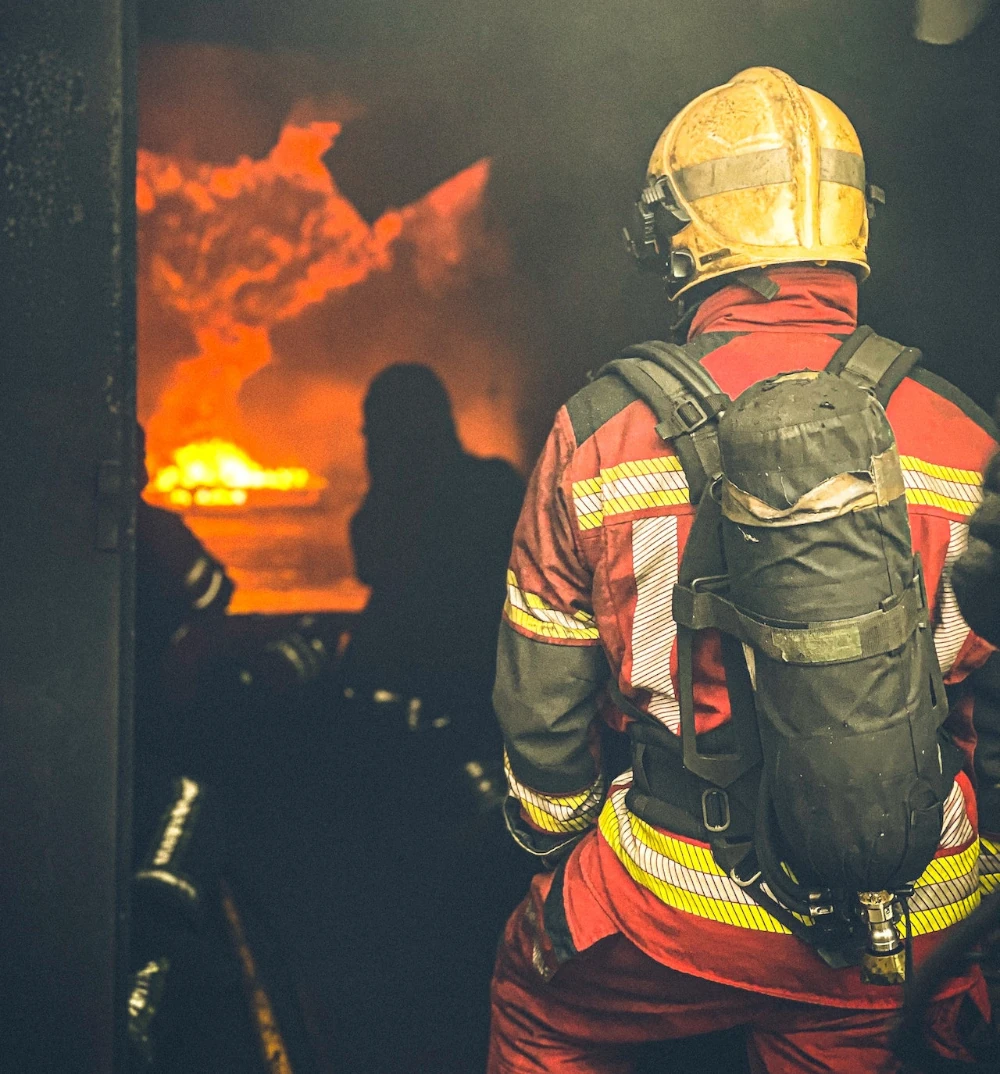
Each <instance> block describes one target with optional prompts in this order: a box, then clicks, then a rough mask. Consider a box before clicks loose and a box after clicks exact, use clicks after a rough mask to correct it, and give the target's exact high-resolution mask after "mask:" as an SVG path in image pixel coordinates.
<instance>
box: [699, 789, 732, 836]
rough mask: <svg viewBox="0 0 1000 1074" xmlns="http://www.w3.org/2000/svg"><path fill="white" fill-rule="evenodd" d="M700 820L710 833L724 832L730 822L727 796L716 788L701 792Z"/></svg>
mask: <svg viewBox="0 0 1000 1074" xmlns="http://www.w3.org/2000/svg"><path fill="white" fill-rule="evenodd" d="M701 819H702V822H703V823H704V825H705V827H706V828H707V829H708V830H709V831H710V832H724V831H726V829H727V828H728V827H729V822H730V820H731V816H730V812H729V795H728V794H726V792H725V791H724V790H721V789H719V788H718V787H709V788H708V789H707V790H704V791H702V792H701Z"/></svg>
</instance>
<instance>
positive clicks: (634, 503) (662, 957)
mask: <svg viewBox="0 0 1000 1074" xmlns="http://www.w3.org/2000/svg"><path fill="white" fill-rule="evenodd" d="M769 275H770V277H771V278H772V279H773V280H774V281H775V283H777V284H778V285H779V293H778V295H777V296H776V297H775V298H774V299H772V300H771V301H765V300H764V299H763V298H762V297H761V296H760V295H758V294H757V293H756V292H754V291H751V290H749V289H748V288H746V287H743V286H741V285H738V284H734V285H732V286H729V287H726V288H725V289H724V290H722V291H720V292H718V293H716V294H715V295H713V296H711V297H710V298H708V299H707V300H706V301H705V302H704V303H703V304H702V306H701V307H700V309H699V311H698V314H697V317H696V318H695V320H694V322H693V324H692V327H691V330H690V337H689V347H690V349H691V350H692V351H693V353H695V355H696V356H698V357H700V358H701V360H702V361H703V363H704V365H705V367H706V368H707V370H708V371H709V373H711V375H712V376H713V377H714V378H715V379H716V381H717V382H718V383H719V385H720V386H721V388H722V390H723V391H725V392H727V393H728V394H729V395H730V396H731V397H733V398H735V397H736V396H737V395H739V393H740V392H742V391H743V390H744V389H746V388H747V387H749V386H750V385H751V384H753V383H754V382H756V381H758V380H761V379H763V378H765V377H771V376H774V375H776V374H778V373H782V372H787V371H790V370H795V369H803V368H809V369H822V368H823V367H824V366H825V365H826V364H827V362H828V361H829V360H830V358H831V357H832V355H833V353H834V352H835V350H836V349H837V347H838V346H839V344H840V343H841V342H842V340H843V339H844V338H845V337H846V336H847V335H848V334H850V333H851V332H852V331H853V330H854V329H855V327H856V326H857V285H856V282H855V279H854V277H853V276H852V275H851V274H849V273H848V272H845V271H841V270H839V269H832V268H819V267H810V266H788V267H782V268H777V269H773V270H771V271H770V272H769ZM887 413H888V417H889V420H890V423H891V425H892V427H893V430H894V432H895V435H896V441H897V445H898V449H899V453H900V456H901V462H902V466H903V473H904V479H905V483H906V495H907V504H908V508H909V515H910V525H911V529H912V536H913V545H914V548H915V549H916V550H917V551H919V552H920V554H921V557H922V559H923V565H924V572H925V578H926V582H927V586H928V591H929V593H930V594H932V600H931V604H932V614H933V626H934V640H935V646H936V649H937V654H938V657H939V660H940V663H941V667H942V670H943V672H944V673H945V681H946V683H950V684H956V683H959V682H960V681H961V680H963V679H964V677H965V676H967V675H968V673H969V672H970V671H971V670H973V669H975V668H976V667H978V666H980V665H981V664H982V663H984V662H985V660H986V659H987V658H988V656H989V655H990V653H991V652H992V651H993V650H992V648H991V647H990V646H989V645H988V644H987V643H986V642H984V641H983V640H982V639H980V638H978V637H976V636H975V635H973V634H972V633H971V632H970V630H969V628H968V626H967V625H966V624H965V622H964V621H963V620H962V617H961V614H960V612H959V609H958V606H957V603H956V601H955V598H954V593H953V591H952V588H951V584H950V580H949V575H950V569H951V564H952V563H953V561H954V560H955V559H956V558H957V557H958V555H959V554H960V553H961V552H962V550H963V549H964V547H965V543H966V540H967V531H968V526H967V523H968V518H969V516H970V515H971V514H972V512H973V511H974V510H975V508H976V506H977V504H978V503H979V502H980V500H981V483H982V476H981V475H982V471H983V469H984V466H985V464H986V461H987V460H988V459H989V457H990V456H991V455H992V454H993V452H994V451H995V450H996V443H995V441H994V440H993V439H992V437H991V436H990V434H989V433H988V432H987V427H988V421H984V420H982V415H981V412H980V411H978V408H976V407H975V405H974V404H972V403H971V402H969V401H968V400H967V399H965V398H964V397H963V396H961V394H960V393H958V392H957V391H956V390H955V389H954V388H952V387H951V386H950V385H948V384H947V383H946V382H944V381H942V380H940V378H937V377H935V376H934V375H933V374H929V373H927V372H924V371H920V370H916V371H914V373H913V374H912V375H911V376H910V377H909V378H907V379H906V380H905V381H904V382H903V383H902V384H901V385H900V387H899V388H898V389H897V390H896V392H895V393H894V394H893V396H892V399H891V400H890V403H889V406H888V411H887ZM655 424H656V419H655V417H654V416H653V413H652V411H651V410H650V409H649V408H648V407H647V406H646V404H645V403H643V402H641V401H639V400H637V399H635V396H634V395H633V394H632V393H631V392H630V391H629V390H628V389H627V387H626V386H624V385H623V384H622V383H621V382H620V381H619V380H618V378H614V377H604V378H599V379H598V380H596V381H594V382H593V383H592V384H590V385H588V386H587V387H586V388H584V389H583V390H582V391H581V392H579V393H578V394H577V395H576V396H575V397H574V398H573V399H571V400H570V402H569V403H568V404H567V405H566V406H564V407H563V408H562V409H561V410H560V411H559V413H558V415H557V416H556V420H555V425H554V427H553V429H552V431H551V433H550V435H549V438H548V441H547V443H546V445H545V448H544V451H543V453H542V455H541V458H540V459H539V461H538V464H537V466H536V468H535V471H534V474H533V476H532V479H531V482H530V485H529V488H528V494H527V498H526V500H525V503H524V508H523V510H522V513H521V517H520V521H519V523H518V527H517V531H516V534H515V538H514V547H513V552H512V555H511V560H510V568H509V571H508V578H507V581H508V596H507V602H506V606H505V609H504V620H503V626H502V631H501V639H500V647H499V653H498V662H497V681H496V687H495V692H494V702H495V706H496V710H497V714H498V717H499V719H500V723H501V726H502V729H503V732H504V738H505V743H506V751H507V778H508V784H509V787H510V791H511V795H512V797H513V799H515V800H516V802H517V803H518V804H519V815H518V810H517V809H515V810H513V811H511V810H508V813H509V814H510V813H511V812H513V814H514V820H513V823H511V825H510V826H511V828H512V831H513V833H514V835H515V838H517V839H518V841H519V842H521V843H522V845H523V846H525V847H526V849H529V850H531V851H532V852H534V853H539V854H541V853H543V852H545V851H547V850H549V849H551V848H552V847H553V846H554V845H557V844H559V843H560V842H566V841H567V839H569V838H576V837H578V836H579V833H580V832H582V831H587V830H588V829H592V830H590V831H589V832H588V834H587V835H586V836H585V837H584V838H583V839H582V840H581V841H580V843H579V845H578V846H577V847H576V849H575V850H574V851H573V853H572V856H571V857H570V858H569V860H568V862H567V863H566V866H565V872H564V874H563V875H562V877H561V880H560V889H561V890H560V898H561V906H560V907H559V912H558V916H559V919H560V922H561V927H564V928H565V931H566V935H565V936H564V937H563V938H562V939H561V941H560V945H559V946H560V948H561V950H563V952H564V953H566V952H572V951H574V950H582V949H583V948H585V947H587V946H589V945H590V944H592V943H593V942H595V941H596V940H598V939H600V938H602V937H603V936H607V935H610V934H612V933H615V932H621V933H623V934H624V935H625V936H626V937H628V938H629V939H630V940H631V941H632V942H633V943H634V944H635V945H636V946H637V947H639V948H640V949H641V950H642V951H644V952H645V953H646V954H647V955H649V956H651V957H652V958H654V959H656V960H657V961H659V962H661V963H663V964H665V965H669V966H672V967H674V968H676V969H679V970H681V971H684V972H688V973H691V974H694V975H696V976H698V977H703V978H708V979H711V980H716V981H720V982H722V983H726V984H732V985H736V986H739V987H744V988H751V989H753V990H756V991H760V992H765V993H769V994H772V995H776V996H785V997H789V998H794V999H799V1000H805V1001H810V1002H818V1003H826V1004H833V1005H843V1006H858V1005H861V1006H878V1007H885V1006H894V1005H897V1004H898V1003H899V1002H900V995H899V991H900V990H899V989H897V988H885V987H881V988H880V987H877V986H870V985H869V986H865V985H861V983H860V980H859V973H858V970H857V968H848V969H844V970H832V969H829V968H828V967H827V966H826V965H825V964H824V963H822V962H821V961H820V960H819V958H818V956H817V955H816V954H815V952H814V951H813V950H812V949H811V948H809V946H808V945H807V944H805V943H803V942H802V941H801V940H799V939H797V938H795V937H794V936H792V935H791V934H789V933H788V931H787V930H786V929H785V928H784V927H783V926H782V925H781V924H779V922H777V921H776V920H775V919H774V918H773V917H771V916H770V915H769V914H768V913H767V912H766V911H765V910H764V909H763V908H761V907H760V906H758V905H757V904H756V903H754V902H753V900H752V898H750V896H749V895H747V894H746V893H745V892H743V891H742V890H741V889H740V888H739V887H738V886H737V885H735V884H734V883H733V882H732V881H731V880H730V879H729V878H728V877H727V876H726V875H725V874H724V873H723V872H722V870H721V869H719V868H718V866H717V865H716V864H715V862H714V859H713V858H712V854H711V851H710V849H709V847H708V846H707V845H706V844H703V843H699V842H697V841H694V840H691V839H689V838H684V837H682V836H680V835H678V834H676V833H673V832H669V831H666V830H663V829H658V828H655V827H653V826H651V825H649V824H647V823H645V822H644V821H642V820H641V819H640V818H639V817H637V816H635V815H634V814H633V813H631V811H630V810H629V809H628V807H627V806H626V804H625V796H626V792H627V791H628V788H629V786H630V785H631V773H630V772H626V773H624V774H623V775H621V776H619V777H617V778H615V779H614V780H613V781H612V782H611V784H610V786H607V785H606V780H605V777H604V774H603V766H602V758H601V747H600V736H599V734H598V733H597V732H598V728H599V722H600V720H602V719H604V720H605V721H607V722H608V723H609V724H610V725H611V726H612V727H613V728H614V729H616V730H621V729H624V728H625V726H626V725H627V723H628V722H629V717H628V716H626V715H624V714H622V713H619V712H617V711H615V710H614V709H613V707H612V706H611V704H610V702H609V701H608V698H607V692H606V690H605V689H604V687H605V684H606V682H607V681H608V679H609V677H611V676H614V678H615V680H616V682H617V685H618V688H619V689H620V690H621V692H622V693H623V694H624V696H625V697H626V698H628V699H629V700H630V701H632V702H633V704H635V705H637V706H639V707H640V708H642V709H643V710H645V711H646V712H647V713H649V714H650V715H651V716H652V717H654V718H655V719H656V720H657V721H659V722H660V723H661V724H662V725H663V726H665V727H667V728H668V729H670V730H671V731H672V732H674V733H675V734H679V733H680V728H679V722H680V721H679V708H678V702H677V653H676V644H675V642H676V628H675V625H674V622H673V619H672V615H671V593H672V588H673V585H674V583H675V582H676V580H677V573H678V565H679V562H680V558H681V555H682V553H683V549H684V544H685V541H686V539H687V535H688V533H689V531H690V528H691V524H692V521H693V518H694V508H693V507H692V506H691V504H690V503H689V502H688V490H687V484H686V481H685V477H684V472H683V470H682V468H681V466H680V462H679V460H678V458H677V456H676V454H675V453H674V452H673V450H672V449H671V447H670V445H668V444H665V443H664V442H663V441H662V440H661V439H660V437H659V436H658V435H657V433H656V431H655V428H654V426H655ZM695 679H696V689H695V707H696V725H697V728H698V731H699V732H702V731H706V730H709V729H711V728H713V727H716V726H718V725H719V724H721V723H723V722H725V721H726V720H728V719H729V702H728V695H727V693H726V689H725V679H724V672H723V669H722V664H721V658H720V646H719V640H718V635H714V636H713V635H712V634H710V633H708V632H706V634H705V636H703V637H702V638H701V639H700V640H699V644H698V647H697V648H696V655H695ZM954 692H955V693H956V695H961V690H960V689H958V690H956V691H954ZM972 715H973V699H972V698H971V696H967V695H962V696H957V699H956V701H955V703H954V705H953V708H952V712H951V715H950V717H949V726H950V730H951V731H952V732H953V733H954V735H955V737H956V740H957V741H958V743H959V744H960V745H961V746H962V747H963V749H964V750H965V753H966V757H967V760H968V765H967V769H968V771H967V772H962V773H960V774H959V776H958V778H957V779H956V781H955V785H954V787H953V790H952V793H951V796H950V797H949V798H948V801H947V803H946V806H945V811H944V824H943V827H942V833H941V842H940V847H939V850H938V853H937V856H936V857H935V859H934V861H932V862H931V864H930V866H929V867H928V869H927V870H926V872H925V873H924V875H923V876H922V877H921V878H920V881H919V882H918V884H917V887H916V891H915V894H914V897H913V900H912V901H911V909H912V914H911V918H912V929H913V935H914V937H915V939H914V954H915V958H916V959H917V960H918V961H919V959H920V958H921V957H923V955H925V954H926V951H927V949H928V948H929V947H930V946H931V945H932V944H933V943H934V942H935V941H936V940H937V939H939V938H940V935H941V932H942V930H944V929H946V928H947V927H948V926H949V925H951V924H953V923H955V922H956V921H959V920H961V919H962V918H964V917H966V916H967V915H968V914H969V913H971V912H972V910H973V909H974V908H975V906H976V905H978V903H979V900H980V898H981V895H982V893H983V892H984V891H988V890H990V889H992V887H993V886H994V885H996V884H997V883H998V882H1000V851H998V848H997V845H996V843H995V842H992V841H988V840H985V839H984V840H982V841H981V840H980V838H979V835H978V830H977V817H976V806H975V798H974V794H973V791H972V783H971V779H970V777H971V773H972V751H973V749H974V746H975V732H974V729H973V724H972ZM550 916H551V915H550ZM955 987H956V988H958V987H965V985H964V983H962V982H957V983H956V984H955Z"/></svg>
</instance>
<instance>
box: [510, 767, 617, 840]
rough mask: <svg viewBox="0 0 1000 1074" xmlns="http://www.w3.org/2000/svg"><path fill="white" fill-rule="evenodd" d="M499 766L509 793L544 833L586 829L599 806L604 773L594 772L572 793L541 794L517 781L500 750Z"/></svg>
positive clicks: (602, 793)
mask: <svg viewBox="0 0 1000 1074" xmlns="http://www.w3.org/2000/svg"><path fill="white" fill-rule="evenodd" d="M503 767H504V772H505V774H506V776H507V786H508V788H509V789H510V793H511V794H512V795H513V796H514V797H515V798H516V799H517V800H518V801H519V802H520V803H521V808H522V809H523V810H524V811H525V813H527V814H528V817H529V819H530V820H531V822H532V824H534V825H535V827H536V828H540V829H541V830H542V831H544V832H553V833H556V834H558V833H560V832H582V831H583V830H584V828H588V827H589V826H590V825H591V824H592V823H593V822H594V818H595V817H596V816H597V813H598V810H599V809H600V808H601V799H602V798H603V797H604V776H603V774H598V776H597V779H596V780H594V782H593V784H592V785H591V786H590V787H588V788H587V789H586V790H584V791H578V792H577V793H575V794H542V793H541V792H539V791H535V790H532V789H531V788H530V787H527V786H525V785H524V784H523V783H521V782H519V780H518V779H517V777H516V776H515V775H514V773H513V771H512V770H511V767H510V759H509V758H508V756H507V751H506V750H504V755H503Z"/></svg>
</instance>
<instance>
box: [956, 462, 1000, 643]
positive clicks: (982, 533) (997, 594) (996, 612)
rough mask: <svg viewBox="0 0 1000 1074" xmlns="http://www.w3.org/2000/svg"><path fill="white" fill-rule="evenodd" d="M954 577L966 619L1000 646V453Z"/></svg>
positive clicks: (988, 472) (986, 477)
mask: <svg viewBox="0 0 1000 1074" xmlns="http://www.w3.org/2000/svg"><path fill="white" fill-rule="evenodd" d="M951 580H952V585H953V586H954V588H955V596H956V597H957V598H958V606H959V608H960V609H961V612H962V615H963V616H964V618H965V621H966V622H967V623H968V624H969V626H970V627H972V629H973V630H974V631H975V632H976V633H977V634H978V635H979V636H980V637H981V638H985V639H986V640H987V641H989V642H991V643H992V644H993V645H996V646H1000V452H998V453H997V454H996V455H994V456H993V458H992V460H991V461H990V464H989V466H987V468H986V473H985V474H984V475H983V502H982V504H981V505H980V507H979V508H978V509H977V511H976V513H975V514H974V515H973V516H972V518H971V519H970V520H969V547H968V548H967V549H966V551H965V552H964V553H963V554H962V555H961V556H960V557H959V558H958V560H957V561H956V563H955V566H954V568H953V570H952V576H951Z"/></svg>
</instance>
